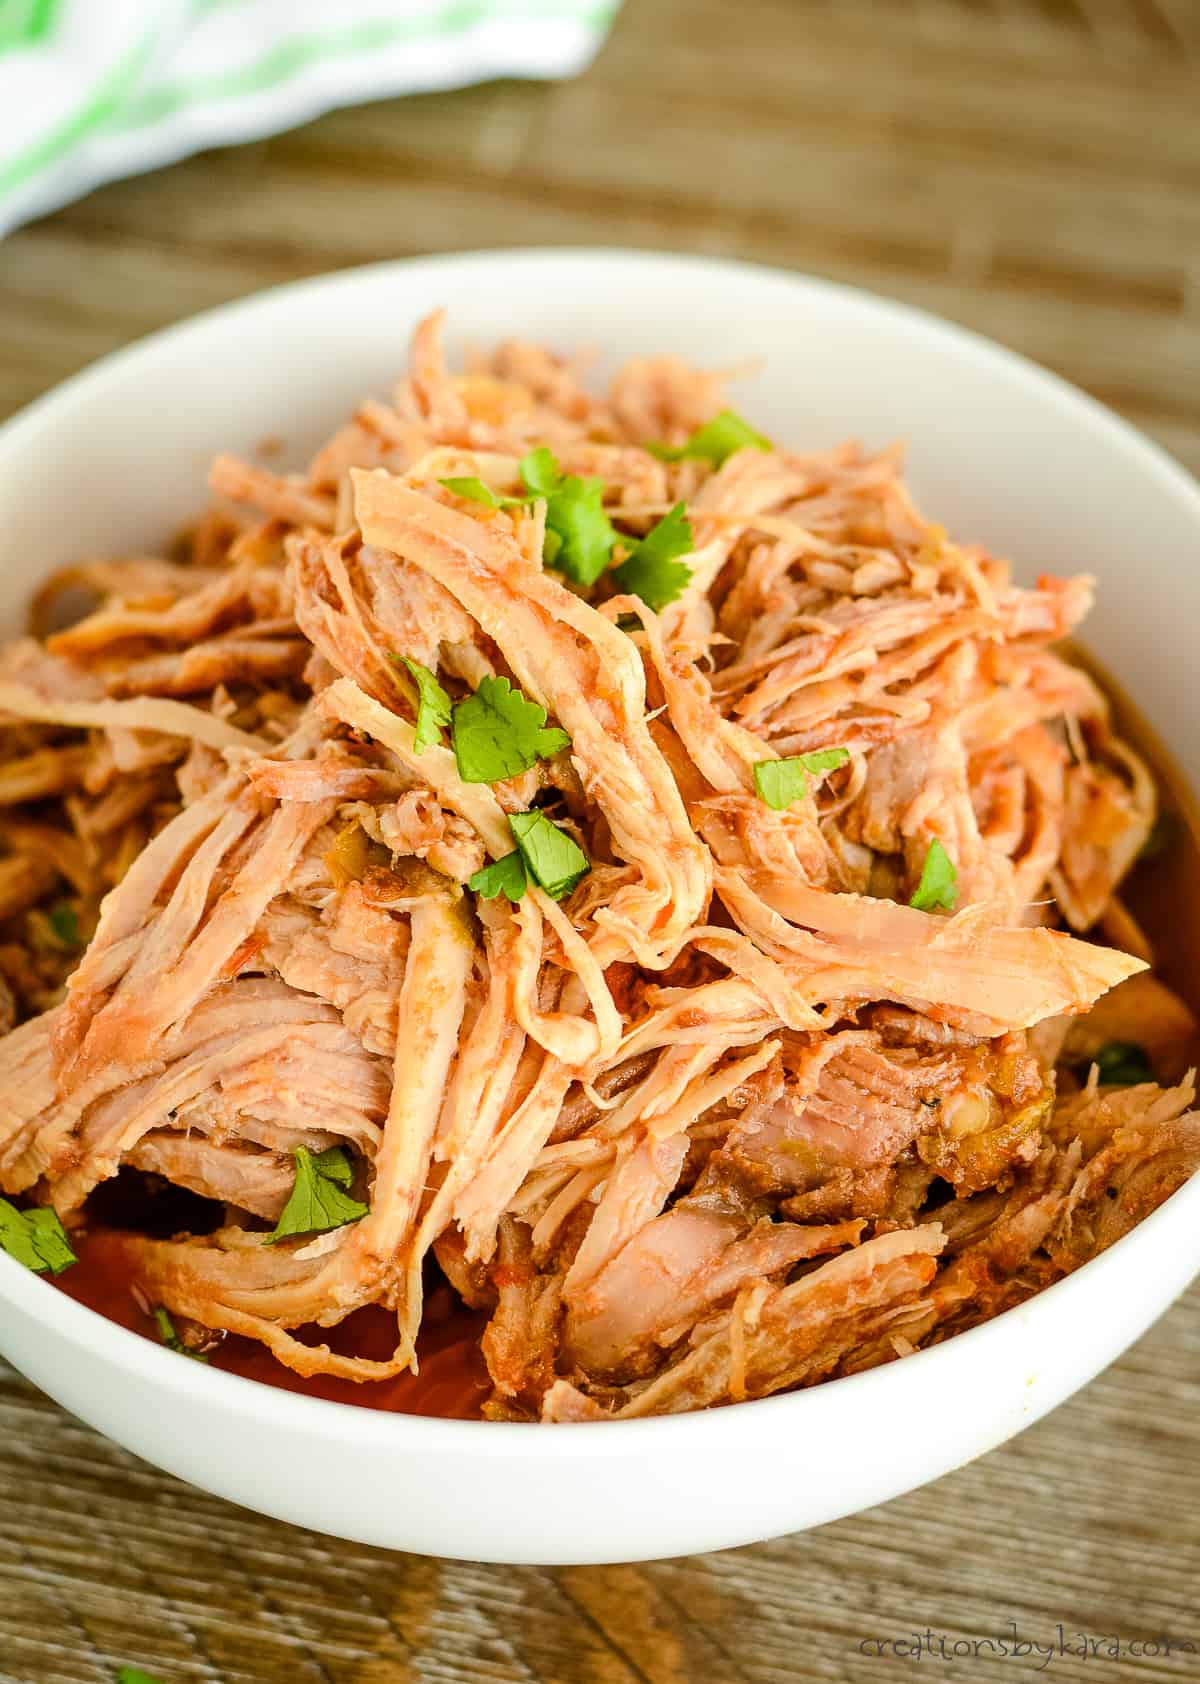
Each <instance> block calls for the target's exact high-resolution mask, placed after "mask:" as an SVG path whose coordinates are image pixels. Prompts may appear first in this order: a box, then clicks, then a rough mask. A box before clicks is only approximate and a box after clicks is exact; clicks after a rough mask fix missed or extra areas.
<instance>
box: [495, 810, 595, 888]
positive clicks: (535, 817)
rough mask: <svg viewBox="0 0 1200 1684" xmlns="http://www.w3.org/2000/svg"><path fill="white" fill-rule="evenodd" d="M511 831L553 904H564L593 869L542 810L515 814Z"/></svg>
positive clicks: (574, 844) (528, 864)
mask: <svg viewBox="0 0 1200 1684" xmlns="http://www.w3.org/2000/svg"><path fill="white" fill-rule="evenodd" d="M508 823H509V828H510V829H511V831H512V833H513V836H514V838H515V840H516V844H517V847H518V848H519V849H520V850H521V858H522V859H523V860H524V862H525V868H526V870H527V871H528V872H529V875H530V876H531V877H532V878H533V880H534V882H535V883H538V884H540V885H541V887H542V888H543V889H545V891H546V893H547V894H548V895H549V896H550V897H551V899H552V900H562V899H563V897H564V896H566V895H569V894H570V892H571V890H572V889H573V888H574V887H575V885H576V883H578V882H579V881H580V879H581V878H583V877H586V876H587V874H588V872H589V871H590V870H591V869H592V867H591V862H590V861H589V860H588V857H587V855H586V854H585V853H584V851H583V849H582V848H581V847H580V846H579V844H578V843H577V842H576V841H575V840H574V838H573V837H570V836H568V835H567V833H566V831H565V830H560V829H559V828H558V826H557V825H556V824H554V823H552V821H551V820H550V819H548V818H547V817H546V815H545V813H543V812H542V811H541V810H540V809H538V808H534V810H533V811H532V812H530V813H511V814H510V815H509V820H508Z"/></svg>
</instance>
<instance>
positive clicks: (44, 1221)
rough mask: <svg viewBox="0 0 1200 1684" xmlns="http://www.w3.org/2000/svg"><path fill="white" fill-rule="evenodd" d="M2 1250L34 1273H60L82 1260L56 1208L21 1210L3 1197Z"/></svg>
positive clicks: (0, 1214) (0, 1215)
mask: <svg viewBox="0 0 1200 1684" xmlns="http://www.w3.org/2000/svg"><path fill="white" fill-rule="evenodd" d="M0 1250H4V1251H7V1253H8V1255H9V1256H10V1257H13V1258H15V1259H16V1261H17V1262H18V1263H23V1264H24V1265H25V1267H26V1268H27V1269H32V1270H33V1272H34V1274H35V1275H45V1274H50V1275H61V1274H62V1272H63V1270H64V1269H69V1268H70V1267H71V1265H72V1263H78V1261H79V1259H78V1258H77V1257H76V1255H75V1253H74V1252H73V1251H72V1250H71V1242H70V1241H69V1240H68V1238H67V1231H66V1229H65V1228H64V1227H63V1225H62V1223H61V1221H60V1220H59V1216H58V1212H57V1211H55V1210H50V1209H49V1208H48V1207H46V1206H37V1207H35V1208H34V1209H33V1210H18V1209H17V1207H16V1205H14V1204H10V1203H9V1201H8V1200H7V1199H0Z"/></svg>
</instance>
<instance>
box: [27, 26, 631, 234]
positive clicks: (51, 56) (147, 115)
mask: <svg viewBox="0 0 1200 1684" xmlns="http://www.w3.org/2000/svg"><path fill="white" fill-rule="evenodd" d="M618 4H619V0H0V234H4V233H7V232H8V231H9V230H11V229H12V228H15V227H16V226H17V225H18V224H19V223H21V222H25V221H28V219H29V218H30V217H33V216H40V215H42V214H43V213H44V212H46V211H48V210H53V209H54V208H55V207H56V206H58V205H62V204H65V203H67V201H68V200H70V199H75V198H78V197H79V196H80V195H81V194H83V193H87V192H89V191H90V190H91V189H92V188H93V187H96V186H98V185H99V184H100V183H101V182H103V181H110V180H112V179H114V178H115V177H117V176H123V175H134V174H137V173H138V172H139V171H141V170H148V169H153V168H155V167H156V166H157V165H159V164H165V163H170V162H171V161H172V160H174V159H176V158H182V157H185V156H186V155H187V154H188V153H189V152H197V151H200V150H201V149H203V148H205V147H209V146H227V145H230V144H232V143H234V142H237V141H243V140H252V139H255V138H257V137H258V136H261V135H265V134H273V133H275V132H277V131H278V130H280V129H287V128H292V127H293V126H294V125H296V124H297V123H303V122H305V121H307V120H308V119H309V118H311V117H315V116H317V115H318V113H320V112H322V111H328V110H330V109H331V108H332V107H334V106H338V105H351V104H355V103H357V102H358V101H361V100H369V99H380V98H383V97H385V96H386V95H390V94H400V93H416V92H421V91H426V90H429V89H435V88H454V87H462V86H464V85H465V84H466V83H468V82H480V81H484V80H486V79H488V78H490V77H493V76H531V77H555V76H570V75H573V74H574V73H575V72H576V71H579V70H582V69H583V68H584V66H585V65H587V64H588V63H589V61H590V60H591V58H592V56H593V55H594V53H595V52H596V49H597V48H598V46H599V45H600V43H601V41H602V40H603V39H604V35H605V31H606V30H607V27H608V24H609V23H610V21H611V19H612V16H613V14H614V13H615V11H616V9H617V6H618Z"/></svg>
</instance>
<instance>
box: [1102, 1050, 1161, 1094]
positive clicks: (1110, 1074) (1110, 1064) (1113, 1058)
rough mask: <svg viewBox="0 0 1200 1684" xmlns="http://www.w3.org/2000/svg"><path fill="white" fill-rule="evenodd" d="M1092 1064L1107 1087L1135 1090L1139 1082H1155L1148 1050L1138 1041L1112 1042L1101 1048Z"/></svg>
mask: <svg viewBox="0 0 1200 1684" xmlns="http://www.w3.org/2000/svg"><path fill="white" fill-rule="evenodd" d="M1092 1063H1093V1064H1095V1066H1096V1068H1097V1070H1098V1071H1099V1075H1100V1081H1101V1083H1102V1085H1103V1086H1105V1087H1109V1088H1133V1087H1136V1086H1137V1085H1138V1083H1139V1082H1152V1081H1153V1080H1154V1071H1153V1070H1152V1069H1151V1067H1150V1060H1149V1059H1148V1058H1147V1057H1146V1049H1145V1048H1144V1047H1140V1046H1138V1044H1137V1042H1136V1041H1110V1042H1109V1043H1108V1045H1107V1046H1105V1047H1101V1048H1100V1051H1099V1052H1098V1053H1097V1054H1096V1056H1095V1058H1094V1059H1093V1060H1092Z"/></svg>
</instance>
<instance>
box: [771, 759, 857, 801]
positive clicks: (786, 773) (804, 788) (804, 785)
mask: <svg viewBox="0 0 1200 1684" xmlns="http://www.w3.org/2000/svg"><path fill="white" fill-rule="evenodd" d="M849 758H850V752H849V750H848V749H844V748H820V749H815V750H814V751H813V752H812V753H811V754H794V755H790V756H789V757H788V758H787V759H786V760H759V761H756V762H755V765H754V788H755V790H756V792H757V794H758V796H759V799H760V800H762V801H765V802H766V804H767V806H768V807H773V808H774V809H775V811H776V812H777V813H778V812H782V811H783V809H784V808H785V807H790V806H791V804H792V802H793V801H799V800H800V799H801V797H802V796H805V795H807V794H808V774H809V773H810V772H812V773H814V774H818V775H819V774H820V773H822V772H833V771H835V770H836V769H837V768H838V767H839V766H844V765H845V764H846V762H847V761H848V760H849Z"/></svg>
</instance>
